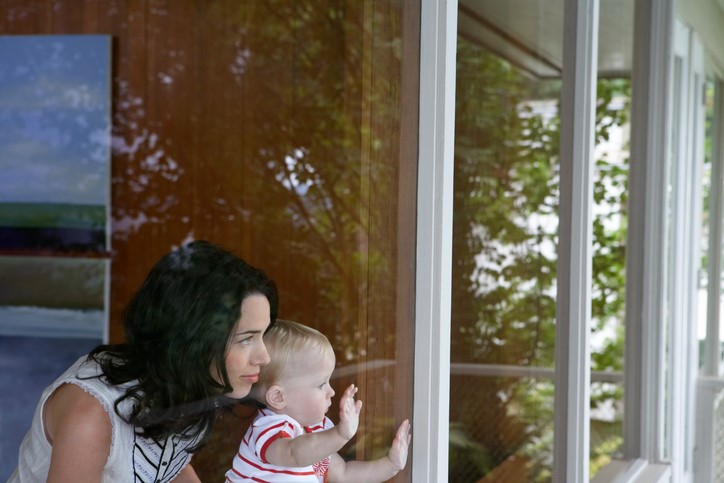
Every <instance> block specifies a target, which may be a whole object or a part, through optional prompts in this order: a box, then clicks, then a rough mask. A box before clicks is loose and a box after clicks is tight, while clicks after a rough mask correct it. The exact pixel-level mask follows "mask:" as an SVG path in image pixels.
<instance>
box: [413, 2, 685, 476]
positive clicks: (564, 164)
mask: <svg viewBox="0 0 724 483" xmlns="http://www.w3.org/2000/svg"><path fill="white" fill-rule="evenodd" d="M598 1H599V0H566V1H565V9H566V10H565V19H566V20H565V22H566V25H565V29H564V39H565V41H564V45H565V46H566V47H565V51H564V59H565V61H564V83H563V90H562V108H561V122H562V125H561V173H562V174H561V205H562V206H561V216H560V223H561V227H560V232H559V236H560V239H559V243H560V246H561V251H560V254H559V273H558V277H559V278H558V287H559V299H558V307H559V310H558V315H557V324H558V326H557V338H556V360H557V364H556V416H555V418H556V420H555V436H554V437H555V438H556V441H555V444H554V480H556V481H586V480H588V459H589V455H588V447H589V442H588V439H589V437H588V435H589V424H590V422H589V410H588V405H589V394H590V347H589V341H588V333H589V329H590V296H591V294H590V283H591V280H590V278H591V273H590V272H591V269H590V264H591V247H590V243H591V235H590V230H591V225H592V215H591V205H592V201H591V192H592V169H591V163H592V162H593V161H592V159H593V156H592V151H593V129H594V123H593V119H594V118H593V116H594V114H595V111H594V109H595V107H594V106H595V82H596V53H597V52H596V50H597V49H596V47H597V40H598V39H597V35H596V32H597V30H598ZM457 7H458V5H457V2H456V1H454V0H453V1H449V2H446V1H439V0H438V1H436V0H421V6H420V8H421V10H420V13H421V25H420V31H421V37H420V93H419V95H420V102H419V109H420V111H419V113H420V115H419V122H420V124H419V143H418V146H419V154H418V156H419V159H418V163H419V164H418V195H417V203H418V206H417V253H416V263H417V270H416V288H415V298H416V302H415V369H414V378H415V383H414V409H413V418H414V431H413V450H412V480H413V481H415V482H416V483H417V482H420V483H425V482H442V481H447V475H448V444H449V434H448V433H449V399H450V382H449V376H450V327H451V320H450V307H451V294H450V285H451V284H450V281H451V280H450V279H451V263H452V208H453V186H452V179H453V154H454V153H453V149H454V123H455V112H454V108H455V70H456V44H457V41H456V40H457ZM635 10H636V13H635V28H634V34H635V48H634V49H635V52H634V62H633V65H634V71H633V73H632V76H633V82H632V91H633V98H632V115H631V124H632V144H631V159H632V160H634V162H632V165H631V171H630V180H629V182H630V184H629V195H630V197H629V204H630V211H629V234H628V240H627V268H626V279H627V287H626V354H625V358H626V359H625V360H626V366H625V367H626V370H625V376H624V377H625V407H626V410H625V411H624V414H625V416H624V417H625V421H624V459H623V460H621V461H615V462H613V463H612V464H611V465H609V466H607V467H606V468H604V469H603V470H601V471H600V472H599V473H598V475H597V476H596V478H594V481H600V482H604V481H622V482H631V481H637V482H643V481H647V482H658V481H667V480H669V479H671V478H672V476H673V472H672V465H671V464H670V463H669V461H668V460H667V458H666V453H667V452H670V451H671V450H672V448H673V451H675V452H676V453H677V454H676V455H674V456H675V458H676V459H677V460H678V458H679V456H680V454H679V453H682V452H685V451H688V449H687V448H688V447H689V446H690V445H689V444H681V445H676V446H672V445H671V444H670V442H671V441H672V440H671V439H668V441H669V443H668V444H667V443H666V441H667V433H666V430H665V428H666V424H667V421H668V422H669V423H668V424H671V423H670V421H671V418H672V416H677V417H678V416H682V415H684V416H685V415H686V413H688V412H690V409H689V408H690V406H688V407H687V404H688V403H687V402H686V401H685V397H677V398H676V399H675V400H674V402H673V406H671V408H672V410H671V411H670V412H668V414H667V406H666V405H665V397H666V391H667V385H666V384H667V379H666V377H667V374H666V373H665V367H667V364H669V365H670V364H672V362H673V363H675V364H682V365H683V366H687V365H688V364H689V362H690V356H691V352H690V349H689V347H688V345H687V344H688V342H687V341H688V339H687V338H686V334H685V333H673V332H672V333H669V334H667V332H666V331H665V324H664V321H665V317H666V314H667V312H666V311H667V310H670V309H671V307H672V306H667V303H668V299H667V295H666V294H667V292H666V290H667V285H666V280H667V276H668V275H669V273H668V270H669V269H668V267H667V264H666V263H662V260H667V255H668V253H667V250H669V248H670V247H669V246H668V241H667V234H668V233H669V231H668V228H669V226H668V219H667V218H668V211H667V207H668V201H669V200H668V194H667V193H668V188H669V184H668V183H669V176H670V174H669V172H668V159H669V155H670V147H671V146H670V144H669V139H668V137H669V136H668V134H669V133H670V132H671V122H672V121H671V117H672V112H671V102H670V98H671V90H672V85H671V84H672V75H671V74H672V69H673V60H672V52H673V45H672V42H673V36H674V25H675V22H674V0H636V6H635ZM692 175H693V176H695V173H689V174H686V176H684V178H685V179H684V180H681V183H683V184H682V185H681V187H680V188H681V189H683V191H681V192H680V196H682V198H681V199H682V200H683V201H682V204H678V203H677V204H675V205H674V210H675V213H678V215H677V216H676V217H675V219H676V220H680V221H679V222H680V223H684V224H685V222H684V219H685V217H686V216H685V215H688V214H691V213H693V212H694V211H695V210H696V204H695V203H693V204H692V202H691V201H690V200H691V197H692V192H693V190H694V189H695V188H694V187H693V185H692V184H691V183H690V181H691V176H692ZM686 180H689V181H686ZM687 200H689V201H687ZM690 223H692V222H691V221H690ZM681 227H684V225H681ZM691 228H693V225H691V224H689V225H687V226H686V227H684V231H688V230H691ZM687 236H688V235H687ZM687 236H683V237H680V239H678V241H677V242H676V243H675V244H674V247H673V249H675V250H676V257H677V258H675V260H676V264H675V265H674V268H673V270H674V271H675V272H677V273H676V275H677V276H681V277H682V279H681V280H680V281H677V283H679V284H685V283H687V282H688V281H689V280H690V279H691V277H692V276H693V273H692V271H691V267H688V268H687V267H686V263H690V262H691V261H692V256H693V255H692V254H694V253H695V251H696V250H695V247H694V246H693V245H694V244H693V243H692V239H691V238H690V237H689V238H687ZM687 297H688V296H685V297H683V298H681V299H676V301H675V303H674V305H673V308H674V312H672V313H671V317H672V320H673V321H674V323H673V325H672V327H675V328H677V327H679V325H680V322H681V320H682V318H684V317H686V316H687V315H688V314H690V313H691V307H692V305H693V304H692V303H691V300H689V299H688V298H687ZM677 324H678V325H677ZM677 330H678V329H677ZM667 336H674V337H673V338H672V339H669V340H668V343H670V344H671V343H672V340H673V341H675V342H676V344H675V347H674V346H672V347H674V359H667V355H666V354H667ZM677 337H683V339H682V340H679V339H677ZM687 361H688V362H687ZM684 370H685V369H684ZM668 383H669V384H672V386H671V387H670V388H669V389H671V388H672V387H673V388H674V389H676V390H681V391H682V392H683V391H684V389H685V388H687V387H690V381H689V379H687V375H686V374H681V373H678V374H674V377H673V378H672V379H670V380H669V381H668ZM682 426H686V424H677V425H674V426H673V428H674V431H675V433H674V434H672V438H676V437H679V436H681V435H682V433H684V431H683V428H682ZM679 461H680V463H678V464H679V465H680V467H678V468H675V469H676V472H677V474H684V475H685V474H686V465H685V463H684V461H685V459H682V460H679Z"/></svg>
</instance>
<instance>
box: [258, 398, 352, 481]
mask: <svg viewBox="0 0 724 483" xmlns="http://www.w3.org/2000/svg"><path fill="white" fill-rule="evenodd" d="M355 394H357V388H356V387H355V385H354V384H350V385H349V387H348V388H347V389H346V390H345V391H344V394H342V397H341V399H340V400H339V424H338V425H337V426H335V427H333V428H330V429H327V430H324V431H318V432H315V433H306V434H302V435H300V436H297V437H296V438H281V439H277V440H275V441H274V442H273V443H271V444H270V445H269V447H268V448H267V450H266V453H265V457H266V460H267V461H268V462H269V463H271V464H273V465H277V466H284V467H287V468H299V467H302V466H310V465H313V464H314V463H316V462H317V461H320V460H323V459H324V458H326V457H327V456H329V455H331V454H333V453H336V452H337V451H339V450H340V449H341V448H342V446H344V445H345V444H347V441H349V440H350V439H351V438H352V436H354V435H355V433H356V432H357V426H359V414H360V411H361V410H362V401H355V400H354V395H355Z"/></svg>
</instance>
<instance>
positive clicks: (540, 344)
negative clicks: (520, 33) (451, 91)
mask: <svg viewBox="0 0 724 483" xmlns="http://www.w3.org/2000/svg"><path fill="white" fill-rule="evenodd" d="M457 64H458V77H457V89H456V91H457V96H458V99H457V102H456V109H457V111H456V140H455V141H456V142H455V181H454V186H455V209H454V213H455V215H454V227H453V260H454V261H455V264H454V265H453V293H452V297H453V304H452V306H453V313H452V320H453V325H452V354H453V356H452V357H453V364H455V363H468V364H473V365H475V366H478V367H479V368H485V367H487V368H489V369H490V368H492V369H493V372H495V370H503V369H506V368H507V369H511V368H513V369H514V368H516V367H517V368H525V367H536V368H541V369H544V370H545V371H544V372H545V373H546V374H547V376H542V377H544V378H543V379H542V380H535V379H533V380H525V379H522V378H521V379H514V378H502V377H493V376H487V377H484V376H475V377H473V376H465V377H460V376H457V375H456V374H455V373H454V372H453V374H452V375H451V402H450V408H451V414H450V422H451V427H452V428H456V430H457V433H456V434H455V435H456V437H455V438H454V439H453V438H451V448H450V454H451V456H450V458H451V462H452V461H453V460H454V461H455V462H456V463H455V464H451V465H450V471H451V475H450V480H451V481H461V482H473V481H503V480H505V481H548V480H550V478H551V450H552V442H553V433H552V426H553V413H552V408H551V401H552V398H553V385H552V382H551V381H550V380H546V379H545V377H547V378H548V379H550V378H552V374H553V371H552V367H553V355H554V339H555V296H556V295H555V268H556V229H557V215H556V211H557V204H558V201H557V196H558V193H557V181H556V179H557V173H558V164H557V158H558V97H559V90H560V82H559V81H557V80H551V81H540V80H532V79H531V78H529V77H528V76H526V75H524V73H522V72H521V71H520V70H518V69H516V68H515V67H514V66H512V65H511V64H510V63H509V62H507V61H505V60H503V59H501V58H500V57H498V56H496V55H494V54H493V53H491V52H490V51H488V50H486V49H484V48H481V47H480V46H478V45H475V44H473V43H472V42H469V41H467V40H466V38H464V37H458V54H457ZM496 368H497V369H496ZM508 471H513V472H514V473H515V476H513V475H512V474H508ZM452 472H454V473H455V474H454V475H453V473H452ZM453 476H454V477H453ZM481 478H483V479H482V480H481ZM509 478H513V479H509Z"/></svg>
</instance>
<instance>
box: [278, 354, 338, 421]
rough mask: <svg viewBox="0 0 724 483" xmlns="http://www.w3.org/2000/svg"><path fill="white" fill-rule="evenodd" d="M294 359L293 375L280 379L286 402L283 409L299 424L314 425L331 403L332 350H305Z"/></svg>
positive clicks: (333, 363) (333, 364) (333, 361)
mask: <svg viewBox="0 0 724 483" xmlns="http://www.w3.org/2000/svg"><path fill="white" fill-rule="evenodd" d="M330 352H331V351H330ZM297 363H298V367H297V368H296V370H295V371H293V372H294V374H295V375H294V376H293V377H290V378H289V379H288V380H286V381H284V382H283V383H282V386H283V387H284V392H285V399H286V402H287V405H286V408H285V411H284V412H285V413H286V414H287V415H289V416H291V417H292V418H294V419H295V420H296V421H297V422H298V423H299V424H301V425H302V426H313V425H315V424H317V423H319V422H320V421H322V420H323V419H324V414H325V413H326V412H327V411H328V410H329V407H330V406H331V405H332V397H333V396H334V389H332V386H330V385H329V379H330V377H332V372H333V371H334V366H335V359H334V354H333V353H329V354H328V353H325V354H319V353H313V354H305V355H303V356H302V357H300V358H299V359H298V360H297Z"/></svg>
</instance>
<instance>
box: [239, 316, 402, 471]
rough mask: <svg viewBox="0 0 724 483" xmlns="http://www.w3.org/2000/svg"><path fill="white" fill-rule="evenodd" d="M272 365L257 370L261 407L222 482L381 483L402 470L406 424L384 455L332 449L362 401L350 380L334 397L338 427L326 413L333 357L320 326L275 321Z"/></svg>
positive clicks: (343, 439)
mask: <svg viewBox="0 0 724 483" xmlns="http://www.w3.org/2000/svg"><path fill="white" fill-rule="evenodd" d="M264 343H265V344H266V346H267V349H268V351H269V355H270V356H271V363H270V364H269V365H268V366H265V367H263V368H262V369H261V373H260V374H259V382H258V383H256V384H255V385H254V386H253V387H252V390H251V393H250V397H251V398H253V399H254V400H256V401H257V402H259V403H261V404H262V405H264V406H265V408H264V409H260V410H259V411H258V413H257V415H256V417H255V419H254V421H253V423H252V425H251V426H250V427H249V429H248V430H247V431H246V434H245V435H244V438H243V439H242V441H241V445H240V446H239V452H238V453H237V455H236V456H235V457H234V461H233V467H232V469H230V470H229V471H227V472H226V481H232V482H237V481H250V480H253V481H262V480H263V481H268V482H285V483H287V482H324V481H329V482H335V481H354V482H369V483H372V482H383V481H387V480H389V479H390V478H392V477H393V476H395V475H396V474H397V473H398V472H399V471H400V470H402V469H403V468H404V467H405V464H406V462H407V450H408V446H409V444H410V438H411V434H410V423H409V421H408V420H405V421H403V422H402V424H400V426H399V428H398V429H397V434H396V435H395V438H394V439H393V441H392V446H391V448H390V450H389V452H388V453H387V456H385V457H382V458H379V459H376V460H372V461H345V460H344V459H342V457H341V456H340V455H339V454H337V451H339V450H340V449H341V448H342V447H343V446H344V445H345V444H346V443H347V441H349V440H350V439H351V438H352V436H354V435H355V433H356V432H357V426H358V424H359V414H360V411H361V410H362V401H355V399H354V397H355V394H356V393H357V388H356V387H355V386H354V384H351V385H350V386H349V387H347V389H346V390H345V391H344V394H342V397H341V399H340V402H339V424H338V425H337V426H335V425H334V424H332V422H331V421H330V420H329V419H328V418H326V417H325V415H324V414H325V413H326V412H327V410H328V409H329V407H330V406H331V404H332V396H334V394H335V393H334V390H333V389H332V387H331V386H330V384H329V379H330V377H331V376H332V371H334V366H335V356H334V351H333V349H332V346H331V344H330V343H329V340H327V338H326V337H325V336H324V335H323V334H322V333H321V332H319V331H317V330H315V329H312V328H311V327H307V326H305V325H302V324H299V323H296V322H290V321H286V320H277V322H276V324H275V325H274V326H273V327H272V328H271V329H269V332H267V334H266V335H265V336H264Z"/></svg>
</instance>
